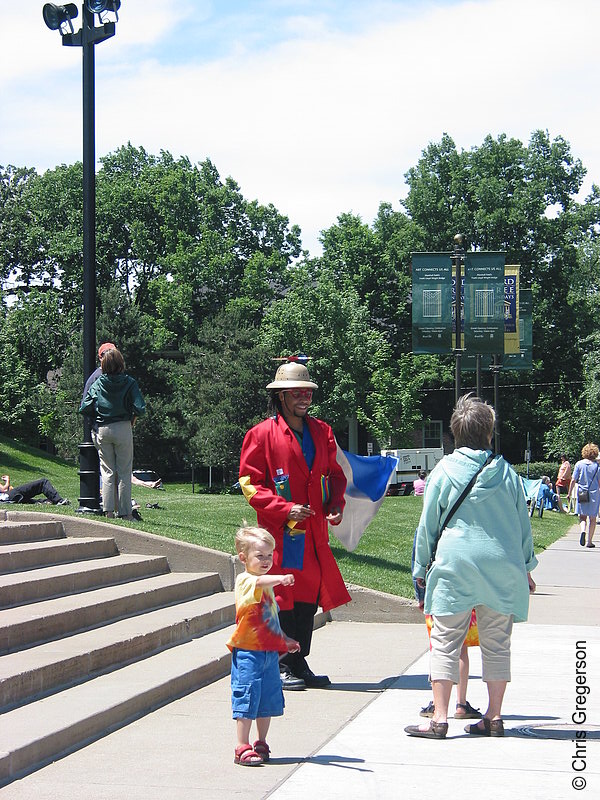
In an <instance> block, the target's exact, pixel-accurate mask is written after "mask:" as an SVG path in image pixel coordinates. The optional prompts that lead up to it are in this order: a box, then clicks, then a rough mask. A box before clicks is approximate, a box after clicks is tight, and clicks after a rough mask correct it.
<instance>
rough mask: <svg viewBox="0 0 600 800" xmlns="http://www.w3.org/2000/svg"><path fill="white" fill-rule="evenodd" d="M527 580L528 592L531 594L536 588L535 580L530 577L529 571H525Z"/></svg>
mask: <svg viewBox="0 0 600 800" xmlns="http://www.w3.org/2000/svg"><path fill="white" fill-rule="evenodd" d="M527 582H528V583H529V594H533V593H534V592H535V590H536V588H537V587H536V585H535V581H534V580H533V578H532V577H531V572H528V573H527Z"/></svg>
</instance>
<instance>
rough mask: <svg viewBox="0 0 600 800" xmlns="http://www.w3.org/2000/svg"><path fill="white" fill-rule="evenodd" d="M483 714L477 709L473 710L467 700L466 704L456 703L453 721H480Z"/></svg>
mask: <svg viewBox="0 0 600 800" xmlns="http://www.w3.org/2000/svg"><path fill="white" fill-rule="evenodd" d="M482 717H483V714H482V713H481V711H480V710H479V709H478V708H473V706H472V705H471V703H469V701H468V700H467V702H466V703H457V704H456V711H455V712H454V719H481V718H482Z"/></svg>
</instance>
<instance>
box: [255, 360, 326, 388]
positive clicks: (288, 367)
mask: <svg viewBox="0 0 600 800" xmlns="http://www.w3.org/2000/svg"><path fill="white" fill-rule="evenodd" d="M318 388H319V387H318V386H317V384H316V383H314V381H311V379H310V375H309V372H308V370H307V369H306V367H305V366H304V364H299V363H298V362H297V361H287V362H286V363H285V364H281V366H280V367H278V368H277V372H276V373H275V379H274V380H273V381H271V383H269V384H267V389H318Z"/></svg>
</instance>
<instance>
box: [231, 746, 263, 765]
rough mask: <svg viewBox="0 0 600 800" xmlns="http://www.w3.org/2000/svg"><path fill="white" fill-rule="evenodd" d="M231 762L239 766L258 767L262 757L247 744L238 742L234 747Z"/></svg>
mask: <svg viewBox="0 0 600 800" xmlns="http://www.w3.org/2000/svg"><path fill="white" fill-rule="evenodd" d="M233 763H234V764H239V765H240V766H241V767H259V766H260V765H261V764H262V763H263V757H262V756H261V754H260V753H257V752H256V750H253V749H252V747H251V746H250V745H249V744H240V745H238V746H237V747H236V748H235V757H234V759H233Z"/></svg>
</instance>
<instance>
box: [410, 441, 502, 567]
mask: <svg viewBox="0 0 600 800" xmlns="http://www.w3.org/2000/svg"><path fill="white" fill-rule="evenodd" d="M493 458H494V454H493V453H490V455H489V456H488V457H487V458H486V460H485V461H484V462H483V464H482V465H481V466H480V467H479V469H478V470H477V472H476V473H475V474H474V475H473V477H472V478H471V480H470V481H469V482H468V484H467V485H466V486H465V488H464V489H463V490H462V493H461V495H460V497H459V498H458V500H457V501H456V502H455V503H454V505H453V506H452V508H451V509H450V511H449V512H448V514H447V515H446V519H445V520H444V522H443V524H442V525H441V526H440V530H439V533H438V535H437V539H436V540H435V544H434V545H433V550H432V551H431V558H430V559H429V563H428V564H427V569H426V570H425V580H427V575H429V570H430V569H431V568H432V566H433V562H434V561H435V554H436V553H437V548H438V544H439V542H440V538H441V536H442V533H443V532H444V529H445V528H446V527H447V525H448V523H449V522H450V520H451V519H452V517H453V516H454V515H455V514H456V512H457V511H458V509H459V508H460V505H461V504H462V502H463V500H464V499H465V497H466V496H467V495H468V494H469V492H470V491H471V489H472V488H473V486H474V485H475V481H476V480H477V478H478V476H479V473H480V472H481V471H482V470H483V469H484V468H485V467H487V465H488V464H489V463H490V462H491V461H492V460H493Z"/></svg>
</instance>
